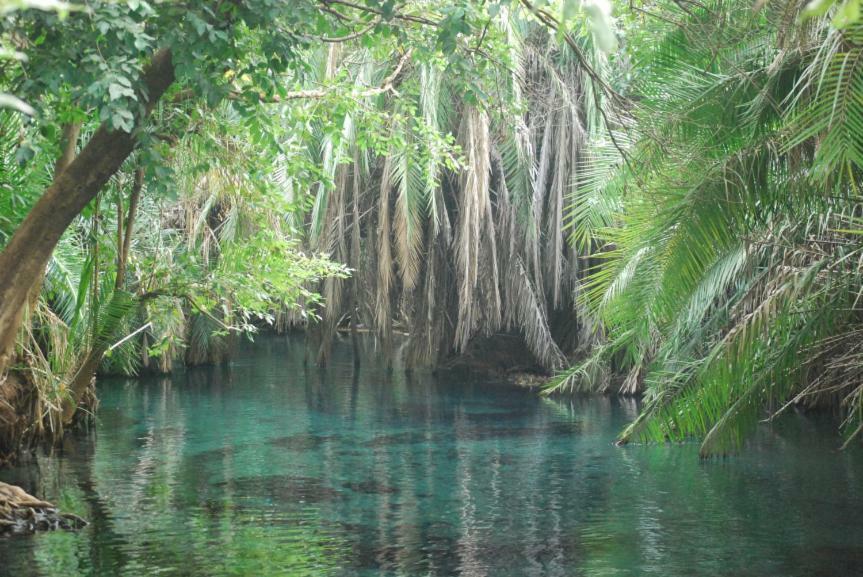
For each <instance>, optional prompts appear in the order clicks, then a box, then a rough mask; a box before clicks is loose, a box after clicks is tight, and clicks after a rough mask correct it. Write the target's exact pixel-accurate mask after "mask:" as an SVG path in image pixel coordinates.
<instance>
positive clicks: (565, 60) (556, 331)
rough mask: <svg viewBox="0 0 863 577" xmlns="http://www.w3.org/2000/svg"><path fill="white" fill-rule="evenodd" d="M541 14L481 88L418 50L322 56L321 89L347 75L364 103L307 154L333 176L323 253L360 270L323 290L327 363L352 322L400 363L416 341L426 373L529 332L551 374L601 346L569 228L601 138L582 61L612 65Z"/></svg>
mask: <svg viewBox="0 0 863 577" xmlns="http://www.w3.org/2000/svg"><path fill="white" fill-rule="evenodd" d="M526 16H527V15H526V13H524V12H513V13H511V14H509V15H504V17H502V18H500V19H498V20H496V21H495V22H494V23H493V25H492V28H493V30H490V31H489V33H488V34H489V36H492V35H494V37H495V39H497V40H499V41H501V42H505V43H506V45H507V46H508V59H509V61H508V63H506V65H505V66H501V67H498V68H496V69H494V70H490V72H489V78H487V79H483V80H481V81H477V80H475V79H473V78H470V79H466V78H463V77H459V76H458V75H454V74H450V73H447V71H446V69H445V68H444V67H443V66H442V64H441V63H440V62H436V61H427V60H425V59H422V58H421V57H419V56H415V55H413V54H411V53H408V52H403V53H401V54H397V55H396V56H395V57H392V58H387V59H383V60H381V59H380V58H375V56H374V55H373V54H370V53H369V52H368V51H367V50H365V49H363V48H353V47H348V46H343V45H342V46H338V47H333V48H330V49H329V50H328V51H327V53H326V54H320V55H318V56H317V58H316V59H315V61H316V62H317V63H318V65H317V76H314V77H310V78H308V79H307V82H309V83H310V84H312V85H314V84H317V83H323V84H325V83H326V82H327V81H328V80H329V79H330V78H332V77H334V76H340V77H344V76H348V77H350V78H352V79H353V80H354V82H355V83H356V93H357V94H362V95H364V96H362V97H360V98H358V100H359V102H358V106H357V107H356V109H354V110H351V111H350V112H348V113H346V114H344V115H342V116H340V117H338V118H337V119H336V121H337V123H336V124H335V125H334V126H333V125H321V126H318V127H316V128H317V129H318V131H319V132H315V133H312V134H309V135H307V142H308V148H307V152H306V154H307V155H308V157H309V158H311V159H316V160H318V162H320V164H321V165H322V166H323V168H324V175H323V178H322V180H321V182H320V184H319V185H318V186H317V187H316V188H315V190H314V191H313V192H314V196H315V201H314V206H313V209H312V210H311V212H310V216H309V221H308V227H307V228H308V230H309V235H308V242H309V244H310V246H312V247H314V248H315V249H316V250H320V251H324V252H327V253H328V254H329V255H330V256H331V257H332V258H333V259H334V260H337V261H339V262H345V263H347V265H348V266H349V267H350V268H351V269H353V270H354V275H353V278H352V279H351V280H350V281H345V280H341V279H332V280H327V281H325V283H324V286H323V287H322V290H321V293H322V294H323V296H324V302H325V306H324V307H323V308H322V309H321V310H320V311H319V315H320V317H321V319H320V322H319V323H318V324H317V325H316V326H315V327H314V332H315V338H314V342H315V344H316V351H317V360H318V361H320V362H325V361H326V358H327V354H328V350H329V343H330V342H331V340H332V338H333V335H334V334H335V331H336V329H337V328H338V327H339V326H341V325H348V324H349V325H350V326H351V327H353V328H354V329H355V328H356V327H357V326H358V325H364V326H367V327H370V328H372V329H373V330H374V332H376V333H377V334H378V335H379V336H380V338H381V342H382V346H383V347H384V349H385V350H386V351H388V353H389V354H392V345H391V343H392V338H393V337H392V334H393V330H394V326H395V327H398V328H401V329H403V330H405V331H406V332H408V333H409V334H410V342H409V347H408V356H409V361H410V363H412V364H437V363H439V362H441V361H442V360H444V359H445V358H446V357H448V356H449V355H450V354H453V353H462V352H464V351H466V350H467V349H468V347H469V345H470V344H471V342H472V341H473V340H474V339H475V338H477V337H480V336H492V335H495V334H497V333H500V332H515V333H517V334H520V335H521V337H522V338H523V340H524V342H525V344H526V346H527V348H528V349H529V350H530V352H531V353H532V354H533V356H534V357H535V359H536V361H537V363H538V364H539V365H541V366H542V367H543V368H545V369H546V370H556V369H560V368H562V367H563V366H565V364H566V363H567V360H566V355H567V354H568V353H572V352H573V351H575V350H576V349H577V348H579V347H588V346H589V344H590V342H591V341H592V338H593V333H592V330H591V326H592V324H591V323H590V322H589V320H588V318H587V316H586V313H585V311H584V309H583V308H581V307H580V306H578V305H577V303H576V300H575V293H576V291H577V287H578V285H579V279H580V278H581V275H582V274H583V271H582V270H581V266H580V263H579V254H578V251H577V250H576V249H575V248H574V247H573V246H572V245H570V244H568V243H567V242H566V235H565V232H564V231H563V226H562V224H563V220H564V207H565V206H566V198H567V197H568V196H569V195H570V194H571V192H572V189H573V183H574V174H575V172H576V167H577V165H578V164H579V162H580V160H581V158H582V155H583V154H584V144H585V143H586V141H587V139H588V138H589V135H590V134H591V133H592V132H593V131H596V130H598V129H599V128H601V123H600V122H599V119H598V118H597V116H598V111H597V108H596V104H597V102H602V95H601V94H599V93H597V94H595V93H594V88H593V85H592V82H591V80H590V78H589V76H588V74H587V72H586V71H585V67H584V63H583V61H582V59H581V58H583V55H584V54H590V55H592V58H593V64H594V66H597V67H599V66H602V65H603V64H604V60H603V56H602V54H601V53H600V52H599V51H598V50H596V49H594V47H593V41H592V36H591V35H590V34H589V33H587V32H586V33H584V34H582V35H581V36H579V37H578V38H577V39H576V40H575V41H574V42H576V43H575V44H574V45H575V46H576V47H577V48H579V49H580V53H579V54H576V53H575V51H574V49H573V47H572V46H571V45H570V44H568V43H567V42H566V41H563V40H558V39H556V38H555V37H552V36H549V34H548V33H547V30H546V29H545V27H543V26H541V25H538V24H536V23H533V22H531V21H530V20H529V19H528V18H527V17H526ZM570 41H573V40H572V39H570ZM390 84H391V85H392V89H391V90H387V91H384V92H380V93H375V94H372V95H368V93H369V90H368V87H370V86H381V85H390ZM483 94H485V95H486V100H483ZM494 102H496V103H497V104H494V105H492V104H489V103H494ZM296 106H300V107H302V106H305V107H309V106H317V105H316V104H315V103H301V104H297V105H296ZM370 134H377V135H383V136H379V137H378V140H377V141H375V140H374V137H370V136H369V135H370ZM294 136H296V133H294ZM370 141H371V142H370Z"/></svg>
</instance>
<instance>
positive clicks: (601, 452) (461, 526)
mask: <svg viewBox="0 0 863 577" xmlns="http://www.w3.org/2000/svg"><path fill="white" fill-rule="evenodd" d="M364 346H369V343H366V344H365V345H364ZM248 352H249V354H248V355H246V356H244V357H243V359H244V360H243V361H241V362H238V363H235V364H234V365H233V366H232V367H230V368H212V369H202V370H195V371H189V372H188V373H185V374H182V375H177V376H175V377H174V378H172V379H161V380H151V381H145V382H137V381H129V382H111V383H103V384H102V385H101V397H102V409H101V412H100V419H99V424H98V427H97V430H96V431H95V433H93V434H91V435H89V436H82V437H80V438H77V439H75V440H72V441H70V442H69V443H67V445H66V447H65V448H64V450H63V451H62V453H61V454H59V455H54V456H40V457H38V458H37V459H36V461H35V462H34V463H32V464H30V465H29V466H26V467H21V468H18V469H15V470H12V471H4V472H3V473H2V474H0V478H2V479H3V480H6V481H12V482H18V483H20V484H22V485H24V486H25V488H27V489H28V490H31V491H34V492H37V493H38V494H40V495H45V496H46V497H47V498H50V499H52V500H55V501H58V502H59V503H60V504H61V505H62V506H63V507H64V508H65V509H68V510H70V511H73V512H75V513H77V514H79V515H82V516H84V517H87V518H89V519H91V520H92V521H93V523H92V524H91V526H90V527H88V528H87V529H86V530H85V531H83V532H81V533H77V534H69V533H55V534H48V535H39V536H36V537H33V538H24V539H6V540H2V541H0V559H2V564H0V575H16V576H17V575H20V576H30V575H34V576H35V575H39V576H42V575H61V574H62V575H64V576H69V575H129V576H132V575H135V576H137V575H150V574H160V575H193V576H194V575H202V576H203V575H207V576H219V575H255V576H258V575H339V576H363V577H364V576H372V575H374V576H378V575H405V576H407V575H410V576H414V575H432V576H449V575H464V576H477V577H478V576H489V577H491V576H500V575H504V576H506V575H513V576H570V575H598V576H599V575H602V576H604V575H611V576H617V575H663V576H675V575H681V576H682V575H686V576H691V575H711V576H714V575H759V576H764V575H783V576H794V575H800V576H804V575H805V576H809V575H818V574H823V575H836V574H841V575H853V574H857V573H861V572H863V548H861V543H863V540H861V537H863V528H861V526H860V524H859V522H858V519H860V518H861V516H863V489H861V484H860V475H861V472H863V460H861V455H860V454H859V452H851V453H843V454H838V455H837V454H834V453H831V452H830V450H829V449H830V448H831V447H833V445H835V443H836V439H835V438H834V437H832V436H831V435H829V434H827V433H825V432H822V430H821V429H823V428H826V427H822V424H820V423H818V422H817V421H811V420H802V419H795V418H791V419H789V420H787V421H786V422H784V423H782V424H780V425H779V426H777V427H775V428H774V429H772V430H769V431H768V430H765V431H763V433H762V434H761V435H760V437H759V438H758V440H757V442H756V443H754V444H753V446H752V447H751V449H750V450H749V451H748V452H747V453H745V454H744V455H743V456H741V457H737V458H733V459H728V460H725V461H710V462H700V461H699V460H698V459H697V457H696V450H695V447H687V446H684V447H627V448H625V449H619V448H616V447H614V446H613V445H612V443H611V441H612V439H613V437H614V434H615V433H616V432H617V431H618V430H619V429H620V427H621V426H622V425H623V423H624V422H626V421H627V420H628V419H631V418H632V416H633V415H634V414H635V413H636V412H637V406H636V405H635V403H634V401H631V400H630V401H623V402H621V401H618V400H615V399H608V398H590V399H574V400H567V401H565V402H561V401H551V400H547V399H539V398H537V397H536V396H534V395H533V394H531V393H529V392H526V391H522V390H518V389H510V388H506V387H502V386H501V385H498V384H482V383H469V382H464V381H463V380H462V379H458V378H455V377H449V378H447V377H441V378H437V379H436V378H432V377H431V376H430V375H428V374H424V373H421V372H417V373H414V374H412V375H411V376H409V377H408V376H405V375H404V373H402V372H400V371H399V370H398V368H396V370H394V371H392V372H389V371H387V370H386V368H385V367H383V366H382V365H379V364H377V363H375V361H374V357H373V356H372V355H370V356H369V358H368V359H364V360H363V361H364V362H363V363H362V366H361V368H360V370H359V371H358V372H357V371H355V370H354V366H353V363H352V360H351V357H350V347H349V346H345V347H342V348H338V347H337V348H336V351H335V356H334V359H333V362H332V363H331V365H330V366H329V367H328V368H326V369H319V368H317V367H314V366H310V365H306V364H305V363H304V362H303V361H304V351H303V347H302V342H301V341H299V340H293V341H292V340H290V339H281V338H280V339H275V338H273V339H259V342H258V343H256V344H255V345H254V347H252V348H250V349H249V351H248ZM837 568H838V569H840V570H841V571H840V572H838V573H837V572H836V571H837Z"/></svg>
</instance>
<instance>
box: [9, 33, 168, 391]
mask: <svg viewBox="0 0 863 577" xmlns="http://www.w3.org/2000/svg"><path fill="white" fill-rule="evenodd" d="M173 81H174V65H173V62H172V60H171V51H170V50H168V49H162V50H159V51H157V52H156V53H155V54H154V55H153V58H152V60H151V61H150V64H149V65H148V66H147V68H146V69H145V71H144V75H143V83H144V86H145V88H146V94H147V105H146V112H147V113H149V112H150V110H152V108H153V106H154V105H155V103H156V102H157V101H158V100H159V98H161V96H162V94H164V92H165V90H167V88H168V87H169V86H170V85H171V83H173ZM134 147H135V135H134V134H133V133H127V132H122V131H113V130H111V129H109V128H108V127H107V126H106V125H105V124H103V125H102V126H101V127H99V129H98V130H97V131H96V133H95V134H94V135H93V137H92V138H91V139H90V141H89V142H88V143H87V145H86V146H85V147H84V149H83V150H81V154H79V155H78V156H77V157H76V158H75V160H73V161H72V162H71V164H69V166H68V167H66V169H65V170H64V171H63V172H62V173H61V174H59V175H58V176H57V178H56V179H55V180H54V182H53V183H52V184H51V186H49V187H48V189H47V190H46V191H45V192H44V194H42V196H41V198H39V200H38V201H37V202H36V204H35V205H34V206H33V209H32V210H31V211H30V213H29V214H28V215H27V217H26V218H25V219H24V221H23V222H22V223H21V225H20V226H19V227H18V229H17V230H16V231H15V234H14V235H13V236H12V239H11V240H10V241H9V244H8V245H6V248H5V249H4V250H3V252H2V253H0V375H2V374H3V373H4V372H5V370H6V368H7V367H8V365H9V361H10V359H11V357H12V354H13V349H14V346H15V338H16V335H17V333H18V329H19V328H20V327H21V322H22V319H23V314H24V309H25V308H26V306H25V305H26V304H27V295H28V294H30V291H31V290H32V289H33V287H34V286H36V285H37V284H39V282H40V279H41V277H42V271H43V270H44V269H45V266H46V265H47V263H48V260H49V259H50V258H51V253H52V252H53V251H54V248H55V247H56V246H57V242H58V241H59V240H60V237H61V236H62V235H63V233H64V232H65V230H66V228H68V227H69V225H70V224H71V223H72V220H73V219H74V218H75V217H76V216H78V214H80V213H81V211H82V210H83V209H84V207H85V206H87V204H88V203H89V202H90V201H91V200H92V199H93V198H94V197H95V196H96V194H97V193H98V192H99V190H100V189H101V188H102V186H104V185H105V183H106V182H107V181H108V179H109V178H111V176H112V175H113V174H114V173H116V172H117V170H118V169H119V168H120V166H121V165H122V164H123V161H125V160H126V158H127V157H128V156H129V154H131V152H132V150H133V149H134Z"/></svg>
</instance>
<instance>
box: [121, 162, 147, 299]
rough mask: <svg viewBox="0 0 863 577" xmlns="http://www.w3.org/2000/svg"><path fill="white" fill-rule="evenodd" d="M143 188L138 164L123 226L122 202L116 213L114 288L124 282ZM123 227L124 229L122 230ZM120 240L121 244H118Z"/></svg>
mask: <svg viewBox="0 0 863 577" xmlns="http://www.w3.org/2000/svg"><path fill="white" fill-rule="evenodd" d="M142 188H144V169H143V168H141V167H140V166H139V167H138V168H136V169H135V181H134V183H133V184H132V194H131V195H129V213H128V216H127V217H126V224H125V227H124V226H123V224H122V222H123V219H122V213H123V210H122V204H120V205H119V206H120V213H119V214H118V215H117V242H118V246H117V250H118V253H117V278H116V281H115V282H114V288H115V289H120V288H123V283H125V282H126V265H127V263H128V262H129V249H130V248H131V246H132V229H133V228H134V225H135V213H136V212H137V211H138V200H139V199H140V198H141V189H142ZM124 229H125V230H124ZM121 241H122V244H119V243H120V242H121Z"/></svg>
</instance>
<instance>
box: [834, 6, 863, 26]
mask: <svg viewBox="0 0 863 577" xmlns="http://www.w3.org/2000/svg"><path fill="white" fill-rule="evenodd" d="M858 20H860V0H847V1H846V2H845V3H844V4H842V6H840V7H839V9H838V10H837V11H836V15H835V16H833V26H835V27H836V28H838V29H839V30H842V29H843V28H847V27H848V26H850V25H851V24H854V23H856V22H857V21H858Z"/></svg>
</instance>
